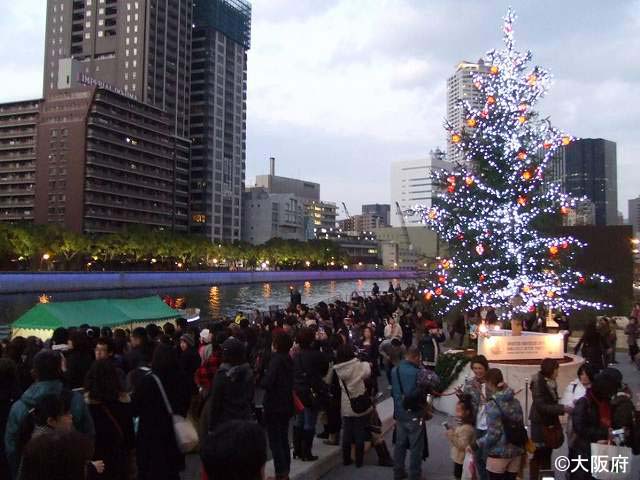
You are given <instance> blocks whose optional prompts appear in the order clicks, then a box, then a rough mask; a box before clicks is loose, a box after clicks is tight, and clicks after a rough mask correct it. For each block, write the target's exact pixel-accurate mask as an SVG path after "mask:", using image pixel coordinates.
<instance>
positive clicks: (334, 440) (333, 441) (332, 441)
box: [322, 433, 340, 446]
mask: <svg viewBox="0 0 640 480" xmlns="http://www.w3.org/2000/svg"><path fill="white" fill-rule="evenodd" d="M322 443H324V444H325V445H333V446H336V445H340V442H339V441H338V435H337V434H335V433H330V434H329V438H327V439H326V440H325V441H324V442H322Z"/></svg>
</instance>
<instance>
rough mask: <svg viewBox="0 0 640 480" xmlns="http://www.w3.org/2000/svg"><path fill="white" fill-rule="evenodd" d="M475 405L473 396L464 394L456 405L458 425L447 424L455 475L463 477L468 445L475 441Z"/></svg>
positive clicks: (446, 433)
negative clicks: (473, 404)
mask: <svg viewBox="0 0 640 480" xmlns="http://www.w3.org/2000/svg"><path fill="white" fill-rule="evenodd" d="M474 420H475V419H474V416H473V406H472V404H471V396H469V395H462V396H461V397H460V401H459V402H458V404H457V405H456V425H455V426H450V425H446V430H445V435H446V436H447V438H448V439H449V443H451V459H452V460H453V462H454V467H453V476H454V477H455V478H456V479H457V480H460V478H462V465H463V463H464V455H465V451H466V449H467V447H468V446H470V445H471V444H472V443H473V442H474V441H475V429H474V426H473V424H474Z"/></svg>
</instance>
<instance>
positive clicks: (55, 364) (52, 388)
mask: <svg viewBox="0 0 640 480" xmlns="http://www.w3.org/2000/svg"><path fill="white" fill-rule="evenodd" d="M33 374H34V376H35V383H33V384H32V385H31V386H30V387H29V388H28V389H27V390H26V391H25V392H24V393H23V394H22V396H21V397H20V399H19V400H17V401H16V402H15V403H14V404H13V405H12V407H11V410H10V411H9V418H8V419H7V427H6V430H5V436H4V443H5V452H6V455H7V460H8V461H9V467H10V469H11V472H12V475H13V476H12V478H16V474H17V470H18V465H19V464H20V459H19V458H18V457H17V452H16V449H17V442H18V437H19V435H20V428H21V425H22V423H23V421H24V419H25V417H26V416H27V415H29V410H31V409H32V408H34V407H35V405H36V404H37V403H38V401H39V400H40V399H41V398H42V397H44V396H46V395H60V393H61V392H62V389H63V385H62V380H61V379H62V356H61V354H60V353H58V352H54V351H51V350H42V351H40V352H38V353H37V354H36V356H35V357H34V358H33ZM71 415H72V418H73V426H74V427H75V429H76V430H77V431H79V432H80V433H84V434H85V435H90V436H92V437H93V435H94V434H95V430H94V426H93V420H92V418H91V414H90V413H89V409H88V408H87V405H86V404H85V402H84V398H83V397H82V395H81V394H80V393H78V392H73V393H72V397H71Z"/></svg>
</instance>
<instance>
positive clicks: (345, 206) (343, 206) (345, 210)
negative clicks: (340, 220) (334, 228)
mask: <svg viewBox="0 0 640 480" xmlns="http://www.w3.org/2000/svg"><path fill="white" fill-rule="evenodd" d="M342 208H344V213H345V215H346V216H347V218H349V219H351V215H350V214H349V210H348V209H347V204H346V203H344V202H342Z"/></svg>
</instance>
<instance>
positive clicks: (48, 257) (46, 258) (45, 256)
mask: <svg viewBox="0 0 640 480" xmlns="http://www.w3.org/2000/svg"><path fill="white" fill-rule="evenodd" d="M50 258H51V255H49V254H48V253H45V254H44V255H42V259H43V260H49V259H50Z"/></svg>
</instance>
